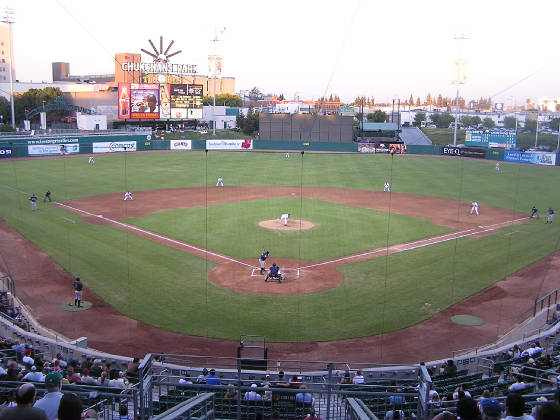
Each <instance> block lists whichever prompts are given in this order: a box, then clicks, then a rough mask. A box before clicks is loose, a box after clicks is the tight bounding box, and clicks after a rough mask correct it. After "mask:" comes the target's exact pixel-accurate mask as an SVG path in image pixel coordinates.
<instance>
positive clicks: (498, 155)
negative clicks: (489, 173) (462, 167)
mask: <svg viewBox="0 0 560 420" xmlns="http://www.w3.org/2000/svg"><path fill="white" fill-rule="evenodd" d="M486 159H490V160H504V151H503V149H486Z"/></svg>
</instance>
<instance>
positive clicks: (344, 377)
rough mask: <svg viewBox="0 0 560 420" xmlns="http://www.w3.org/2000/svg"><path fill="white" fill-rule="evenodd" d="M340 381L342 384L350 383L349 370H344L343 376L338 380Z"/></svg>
mask: <svg viewBox="0 0 560 420" xmlns="http://www.w3.org/2000/svg"><path fill="white" fill-rule="evenodd" d="M340 383H341V384H344V385H349V384H351V383H352V378H351V377H350V371H349V370H347V371H346V372H344V376H343V377H342V379H341V380H340Z"/></svg>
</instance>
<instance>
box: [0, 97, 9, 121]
mask: <svg viewBox="0 0 560 420" xmlns="http://www.w3.org/2000/svg"><path fill="white" fill-rule="evenodd" d="M0 116H1V118H0V119H1V120H2V122H3V123H4V124H9V122H10V121H11V112H10V101H9V100H7V99H6V98H4V97H3V96H0Z"/></svg>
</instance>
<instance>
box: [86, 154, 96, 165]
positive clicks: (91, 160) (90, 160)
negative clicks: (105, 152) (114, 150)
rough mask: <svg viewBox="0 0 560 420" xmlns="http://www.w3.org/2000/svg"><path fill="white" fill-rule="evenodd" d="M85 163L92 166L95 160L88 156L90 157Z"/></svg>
mask: <svg viewBox="0 0 560 420" xmlns="http://www.w3.org/2000/svg"><path fill="white" fill-rule="evenodd" d="M87 163H90V164H92V165H93V164H94V163H95V160H93V156H90V157H89V158H88V161H87Z"/></svg>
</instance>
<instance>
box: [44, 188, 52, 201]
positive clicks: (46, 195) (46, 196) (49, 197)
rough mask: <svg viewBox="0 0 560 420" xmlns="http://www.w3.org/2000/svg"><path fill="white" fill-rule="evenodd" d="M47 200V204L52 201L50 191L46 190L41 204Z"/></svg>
mask: <svg viewBox="0 0 560 420" xmlns="http://www.w3.org/2000/svg"><path fill="white" fill-rule="evenodd" d="M47 200H49V203H50V202H51V201H52V200H51V190H48V191H47V192H46V193H45V198H43V203H46V202H47Z"/></svg>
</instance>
